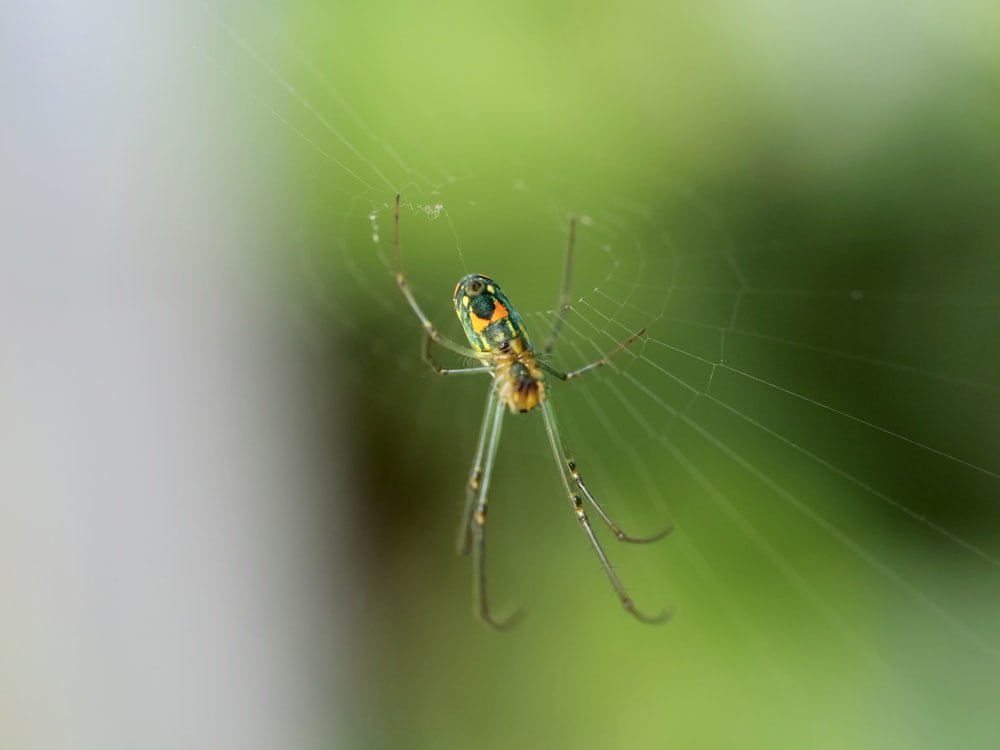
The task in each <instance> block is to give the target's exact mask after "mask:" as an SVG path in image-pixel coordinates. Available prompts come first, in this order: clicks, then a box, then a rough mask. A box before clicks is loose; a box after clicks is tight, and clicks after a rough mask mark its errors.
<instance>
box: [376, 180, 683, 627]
mask: <svg viewBox="0 0 1000 750" xmlns="http://www.w3.org/2000/svg"><path fill="white" fill-rule="evenodd" d="M575 235H576V222H575V221H574V220H572V219H571V220H570V225H569V241H568V243H567V247H566V269H565V274H564V276H563V288H562V294H561V295H560V297H559V309H558V312H557V315H556V321H555V324H554V326H553V328H552V333H551V334H550V335H549V338H548V339H547V340H546V342H545V345H544V347H543V349H542V351H543V352H544V353H545V354H548V353H549V352H551V351H552V347H553V346H554V345H555V341H556V338H557V336H558V335H559V329H560V328H561V327H562V323H563V319H564V317H565V315H566V310H567V309H568V308H569V289H570V276H571V272H572V267H573V244H574V239H575ZM393 249H394V251H395V255H396V283H397V284H398V285H399V289H400V291H401V292H402V293H403V296H404V297H405V298H406V301H407V302H408V303H409V305H410V307H411V308H412V309H413V312H414V313H415V314H416V316H417V318H419V319H420V323H421V325H422V326H423V328H424V332H425V336H424V345H423V357H424V360H425V361H426V362H427V363H428V364H429V365H430V366H431V368H433V370H434V371H435V372H436V373H438V374H439V375H466V374H470V373H487V374H489V375H490V376H492V378H493V384H492V385H491V387H490V389H489V393H488V395H487V398H486V413H485V415H484V416H483V424H482V427H481V428H480V431H479V440H478V442H477V445H476V457H475V459H474V460H473V463H472V471H471V473H470V474H469V483H468V488H467V498H466V507H465V518H464V521H463V524H462V530H461V551H462V554H464V555H468V554H470V553H474V556H475V560H476V567H477V575H476V585H477V589H478V593H479V614H480V616H481V617H482V618H483V620H485V621H486V622H487V623H488V624H490V625H492V626H493V627H495V628H498V629H501V630H504V629H507V628H509V627H511V626H513V625H514V624H515V623H516V622H517V620H519V619H520V613H519V612H518V613H515V614H514V615H512V616H511V617H508V618H507V619H505V620H499V621H498V620H495V619H493V615H492V614H491V613H490V606H489V599H488V597H487V595H486V561H485V559H486V553H485V535H486V501H487V495H488V493H489V486H490V478H491V476H492V474H493V462H494V459H495V458H496V454H497V448H498V447H499V444H500V427H501V425H502V424H503V415H504V408H505V407H506V408H508V409H510V411H511V412H512V413H514V414H518V413H521V414H523V413H525V412H529V411H531V410H532V409H534V408H535V407H538V408H539V409H541V412H542V419H543V421H544V422H545V432H546V434H547V435H548V438H549V445H551V446H552V454H553V456H554V457H555V460H556V463H557V464H558V466H559V469H560V470H559V475H560V476H561V477H562V482H563V487H564V488H565V490H566V495H567V496H568V497H569V500H570V503H571V504H572V507H573V511H574V512H575V514H576V519H577V521H579V523H580V526H581V527H582V528H583V530H584V533H586V535H587V539H589V540H590V544H591V546H592V547H593V548H594V552H596V553H597V557H598V558H599V559H600V561H601V566H602V567H603V568H604V572H605V573H606V574H607V576H608V579H609V580H610V581H611V585H612V586H614V589H615V592H616V593H617V594H618V598H619V599H621V602H622V606H624V607H625V609H626V610H628V611H629V612H631V613H632V614H633V615H635V617H637V618H638V619H639V620H641V621H643V622H662V621H664V620H666V619H668V618H669V617H670V614H671V613H670V610H669V609H665V610H663V611H662V612H660V613H659V614H658V615H655V616H651V615H647V614H644V613H643V612H642V611H641V610H639V609H637V608H636V606H635V604H634V603H633V602H632V598H631V597H630V596H629V595H628V592H627V591H626V590H625V587H624V586H623V585H622V582H621V581H620V580H619V578H618V575H617V574H616V573H615V571H614V570H613V569H612V567H611V563H610V562H609V561H608V558H607V555H606V554H605V553H604V548H603V547H601V543H600V542H599V541H598V540H597V536H596V535H595V534H594V530H593V528H591V525H590V521H589V520H588V519H587V514H586V512H585V510H584V499H586V501H587V502H588V503H590V505H591V507H592V508H593V509H594V510H595V511H597V514H598V515H599V516H600V517H601V519H602V520H603V521H604V523H606V524H607V526H608V528H609V529H611V531H612V533H614V535H615V537H616V538H617V539H618V540H620V541H623V542H637V543H644V542H652V541H656V540H657V539H661V538H662V537H664V536H666V535H667V534H668V533H669V532H670V530H671V528H672V527H671V526H667V527H666V528H664V529H663V530H661V531H660V532H659V533H657V534H654V535H653V536H650V537H643V538H636V537H630V536H628V535H627V534H626V533H625V532H624V531H622V530H621V529H620V528H619V527H618V525H617V524H616V523H615V522H614V521H612V520H611V518H610V516H608V514H607V513H606V512H605V511H604V509H603V508H602V507H601V506H600V504H599V503H598V502H597V500H596V499H595V498H594V496H593V495H592V494H591V493H590V490H589V489H587V485H586V484H585V483H584V481H583V477H581V476H580V472H579V470H578V469H577V466H576V461H575V460H573V455H572V454H571V453H570V452H569V449H568V448H567V447H566V443H565V441H564V440H563V437H562V433H561V432H559V423H558V422H557V421H556V414H555V410H554V409H553V408H552V402H551V400H550V397H549V395H548V384H547V383H546V380H545V376H546V375H551V376H552V377H554V378H558V379H559V380H571V379H572V378H575V377H577V376H579V375H582V374H583V373H585V372H589V371H590V370H593V369H596V368H598V367H602V366H604V365H606V364H607V363H608V360H609V359H611V357H613V356H614V355H615V354H617V353H618V352H620V351H622V350H623V349H625V348H626V347H627V346H629V345H630V344H632V343H633V342H634V341H636V339H638V338H639V337H641V336H642V335H643V334H645V332H646V331H645V329H643V330H641V331H638V332H637V333H635V334H634V335H632V336H631V337H630V338H629V339H628V340H627V341H625V342H623V343H622V344H620V345H619V346H618V347H617V348H616V349H615V350H614V351H612V352H611V353H610V354H606V355H605V356H604V357H602V358H601V359H599V360H597V361H596V362H591V363H590V364H588V365H584V366H583V367H581V368H579V369H577V370H572V371H570V372H559V371H558V370H555V369H553V368H552V367H550V366H549V365H548V364H547V363H546V362H545V361H543V360H542V359H540V358H539V356H538V355H537V354H536V353H535V350H534V348H533V347H532V345H531V337H530V336H529V335H528V330H527V328H525V326H524V321H522V320H521V316H520V315H518V313H517V310H515V309H514V306H513V305H512V304H511V303H510V300H509V299H508V298H507V295H505V294H504V293H503V291H501V289H500V287H499V286H498V285H497V283H496V282H495V281H493V280H492V279H490V278H488V277H486V276H480V275H479V274H469V275H468V276H463V277H462V278H461V279H460V280H459V282H458V284H457V285H456V286H455V294H454V302H455V312H456V313H457V315H458V319H459V320H460V321H461V323H462V329H463V330H464V331H465V335H466V337H468V339H469V344H470V345H471V346H472V349H469V348H467V347H464V346H460V345H459V344H456V343H454V342H453V341H450V340H449V339H447V338H445V337H444V336H442V335H441V334H440V333H438V331H437V329H436V328H435V327H434V325H433V324H432V323H431V322H430V320H429V319H428V318H427V316H426V315H425V314H424V312H423V310H421V309H420V306H419V305H418V304H417V301H416V299H414V297H413V294H412V293H411V292H410V290H409V288H408V287H407V285H406V279H404V278H403V267H402V263H401V261H400V252H399V196H398V195H397V196H396V202H395V208H394V213H393ZM431 343H435V344H438V345H439V346H443V347H444V348H446V349H450V350H451V351H453V352H456V353H457V354H460V355H462V356H465V357H468V358H470V359H473V360H477V361H478V362H479V364H478V365H476V366H474V367H462V368H444V367H442V366H441V365H439V364H438V363H437V362H436V361H435V360H434V358H433V357H432V356H431ZM581 495H582V497H581Z"/></svg>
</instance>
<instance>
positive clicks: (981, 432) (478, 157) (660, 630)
mask: <svg viewBox="0 0 1000 750" xmlns="http://www.w3.org/2000/svg"><path fill="white" fill-rule="evenodd" d="M206 18H207V19H208V20H209V21H210V23H208V24H207V28H208V29H209V36H207V37H206V39H205V40H204V50H205V53H206V57H207V59H208V60H209V61H210V62H211V63H212V65H211V66H209V67H208V70H209V72H210V73H211V75H210V76H209V85H211V86H213V87H217V91H218V93H219V95H220V96H221V97H224V98H225V99H226V101H229V102H231V106H230V108H229V109H228V110H227V111H228V112H229V113H230V116H231V121H230V122H229V123H227V126H228V129H229V131H230V133H231V139H227V142H226V143H225V144H224V146H222V148H225V149H231V155H232V156H233V157H235V159H237V160H238V161H239V162H240V164H241V170H243V176H244V177H247V178H248V180H247V182H248V184H250V185H251V186H252V188H251V189H252V190H254V191H255V195H256V200H257V201H258V202H259V206H261V210H262V211H266V212H267V214H268V215H269V216H272V217H276V221H277V226H278V227H280V230H281V232H283V235H282V238H281V239H282V242H283V250H282V252H280V253H277V256H278V258H279V263H281V262H284V261H288V265H287V270H288V272H289V274H290V277H291V279H292V282H291V287H290V291H289V297H290V304H289V309H290V312H291V315H292V317H294V319H295V320H296V321H297V322H298V327H297V328H296V331H297V332H298V335H301V336H302V340H303V341H306V342H308V343H309V344H310V345H311V347H312V351H313V352H314V355H313V356H314V359H315V362H316V363H317V366H318V367H321V368H323V370H324V371H325V372H328V373H329V381H328V384H329V389H330V391H331V393H332V394H334V395H332V396H323V395H322V394H316V397H315V403H316V408H317V410H318V411H319V412H320V414H321V416H322V417H323V418H324V419H326V420H327V421H328V424H329V426H330V430H331V431H332V432H333V433H334V434H339V435H342V436H346V438H347V442H348V444H349V445H350V446H351V448H350V450H349V452H348V454H347V455H346V456H344V457H343V458H344V464H345V467H344V471H346V472H347V473H346V476H347V478H348V481H350V482H351V483H352V484H351V486H353V491H352V492H351V493H349V495H347V496H343V497H338V498H335V499H333V501H332V502H333V503H334V505H333V507H332V511H331V512H332V513H333V514H334V517H336V514H339V513H342V512H344V511H345V509H347V515H346V516H345V517H350V518H352V519H356V521H355V522H356V523H357V527H356V528H354V529H352V535H353V536H354V537H355V539H356V540H357V546H356V550H355V553H354V554H353V555H352V556H351V557H350V566H351V570H350V571H349V575H350V576H351V577H353V578H355V579H356V581H357V584H358V586H357V588H358V591H359V592H360V593H359V595H358V596H357V598H356V600H351V601H345V602H343V603H342V605H343V611H344V617H345V618H347V619H349V620H351V621H352V622H353V623H354V626H353V627H354V630H355V632H356V639H357V648H356V650H355V651H354V653H353V654H350V655H343V656H344V657H345V658H347V657H349V658H347V663H348V664H349V665H350V667H349V669H350V670H351V671H350V674H351V690H350V694H349V696H348V704H347V707H346V709H345V715H346V716H347V717H348V721H349V727H348V732H347V734H348V736H349V737H351V738H352V739H353V741H354V743H355V746H358V747H407V748H450V747H470V746H474V747H478V748H507V747H525V748H533V747H580V748H591V747H593V748H606V747H642V748H655V747H668V746H669V747H681V748H688V747H692V748H693V747H699V748H702V747H703V748H725V747H762V748H763V747H766V748H776V747H790V748H791V747H795V748H802V747H810V748H814V747H815V748H818V747H828V748H844V747H871V748H889V747H901V748H902V747H906V748H913V747H928V748H932V747H995V746H996V742H997V741H998V740H997V738H1000V722H998V719H997V715H996V712H995V706H996V705H998V701H1000V677H998V674H1000V637H998V636H997V633H1000V604H998V596H997V595H998V592H1000V588H998V586H1000V563H998V558H1000V535H998V521H1000V478H998V472H1000V451H998V449H997V444H998V437H1000V436H998V425H1000V408H998V407H1000V399H998V393H1000V336H998V330H1000V327H998V322H1000V317H998V312H1000V256H998V251H1000V211H998V207H1000V97H998V96H997V91H998V88H997V86H998V83H1000V80H998V76H1000V11H998V10H997V8H996V6H995V5H994V4H988V3H975V2H958V3H949V4H942V3H913V2H891V1H890V0H878V1H877V2H866V3H861V2H848V3H830V2H810V3H795V4H793V3H774V2H731V3H722V4H691V3H644V2H636V1H630V2H624V3H596V2H590V3H548V4H545V5H538V4H534V3H517V2H515V3H504V4H468V3H450V2H437V3H431V4H427V3H423V4H419V3H418V4H414V3H398V2H397V3H378V2H375V3H353V4H351V3H319V2H315V3H291V4H283V5H280V6H275V7H250V6H246V5H233V6H224V5H213V6H211V7H209V8H208V9H207V10H206ZM397 191H399V192H401V193H402V195H403V210H402V215H401V232H402V237H403V263H404V266H405V270H406V274H407V277H408V279H409V282H410V284H411V286H412V288H413V289H414V292H415V294H416V296H417V298H418V299H419V301H420V303H421V305H423V306H424V309H425V310H426V311H427V313H428V314H429V315H430V316H431V318H432V319H433V320H434V321H435V323H436V324H437V325H439V326H440V327H441V329H442V330H444V331H446V332H447V334H448V335H450V336H452V337H456V338H457V337H459V336H460V332H459V329H458V326H457V323H456V322H455V321H454V319H453V314H452V312H451V309H450V296H451V291H452V288H453V285H454V282H455V281H456V280H457V279H458V278H459V277H460V276H461V275H462V274H464V273H467V272H470V271H475V272H481V273H486V274H488V275H490V276H493V277H494V278H496V279H498V280H499V281H500V283H502V284H503V285H504V287H505V290H506V291H507V292H508V294H509V295H510V296H511V297H512V298H513V299H514V301H515V304H518V305H519V306H520V308H521V312H522V313H523V314H524V315H525V316H526V319H527V321H528V323H529V325H530V326H532V328H533V330H536V331H539V330H540V331H542V333H537V332H536V333H535V336H536V338H541V337H543V336H544V335H545V333H544V332H545V330H546V327H547V325H549V323H550V321H551V319H552V318H551V311H552V309H553V308H554V306H555V304H556V299H557V294H558V285H559V279H560V275H561V272H562V260H563V251H564V246H565V240H566V226H567V217H568V216H569V214H570V213H576V214H578V215H580V216H583V217H586V220H585V221H584V222H583V223H582V224H581V227H580V232H579V237H578V245H577V252H578V256H577V257H578V261H577V267H576V269H575V280H574V293H575V294H574V299H576V298H582V301H581V302H578V303H576V304H574V312H573V314H572V315H571V317H570V318H569V320H568V324H567V330H566V332H565V336H564V337H563V340H562V341H561V342H560V346H559V348H558V349H557V354H556V358H555V363H556V366H558V367H563V368H565V369H568V368H571V367H574V366H578V365H580V364H583V363H584V362H586V361H589V360H590V359H592V358H594V357H595V356H597V355H598V354H599V353H600V352H602V351H607V350H608V349H610V348H613V346H614V344H615V342H616V341H620V340H622V339H623V338H625V337H626V336H627V335H628V332H629V331H630V330H635V329H636V328H638V327H640V326H647V325H648V326H649V336H648V339H647V340H646V341H645V342H642V343H641V344H637V345H636V346H635V347H633V348H632V350H630V351H629V352H627V353H625V354H623V355H622V356H621V357H620V358H619V360H618V361H616V363H615V367H614V368H608V369H607V370H606V371H602V372H600V373H594V374H593V377H588V378H587V379H581V380H580V381H577V382H574V383H570V384H565V385H563V384H557V385H556V386H555V387H554V389H553V391H554V395H553V398H554V399H555V404H556V407H557V410H558V411H559V414H560V417H561V419H562V421H563V428H564V431H565V433H566V436H567V439H568V440H569V441H570V444H571V446H572V447H573V449H574V451H575V452H576V453H577V458H578V460H579V462H580V465H581V468H582V470H583V472H584V476H585V477H586V478H587V480H588V483H589V484H590V486H591V488H592V489H593V490H594V492H595V494H596V495H597V496H598V497H599V498H600V499H602V501H604V502H606V504H607V507H608V509H609V511H610V512H612V514H613V515H614V516H615V517H616V518H619V519H620V521H621V523H622V525H623V527H625V528H626V529H627V530H632V531H633V533H636V534H642V533H646V532H648V531H652V530H654V529H656V528H658V527H659V525H660V524H662V523H663V522H665V521H667V520H669V521H672V522H673V523H674V524H676V531H675V533H674V534H673V535H672V536H671V537H669V538H668V539H667V540H665V541H662V542H659V543H657V544H655V545H652V546H645V547H626V546H623V545H619V544H617V543H615V542H613V541H612V540H610V539H608V540H607V543H606V546H607V551H608V552H609V555H610V556H611V558H612V561H613V562H614V563H615V564H616V566H617V569H618V571H619V572H620V574H621V575H622V577H623V579H624V580H625V583H626V585H627V586H628V587H629V588H630V591H631V592H632V594H633V596H634V597H635V599H636V600H637V602H638V603H639V604H640V606H642V607H644V608H646V609H647V610H650V611H656V610H657V609H658V608H659V607H660V606H662V605H664V604H666V603H670V604H671V605H673V606H674V607H675V608H676V612H677V614H676V617H675V619H674V620H673V621H672V622H670V623H669V624H667V625H664V626H659V627H647V626H643V625H640V624H639V623H636V622H634V621H632V620H631V619H629V618H628V617H627V616H626V615H625V614H623V613H622V612H621V611H620V609H619V607H618V606H617V602H616V600H615V598H614V596H613V594H612V592H611V591H610V587H609V586H608V585H607V582H606V580H605V579H604V577H603V574H602V573H601V570H600V567H599V565H598V564H597V561H596V559H595V558H594V556H593V553H592V552H591V551H590V549H589V548H588V546H587V544H586V542H585V540H584V538H583V537H582V535H581V534H580V532H579V531H578V530H577V529H576V528H575V526H576V524H575V523H574V521H573V519H572V516H571V512H570V511H569V509H568V507H567V504H566V501H565V499H564V498H563V497H562V494H561V489H560V486H559V482H558V476H557V474H556V472H555V470H554V468H553V466H552V461H551V457H550V456H549V455H548V449H547V447H546V445H545V442H544V435H543V431H542V425H541V423H540V421H541V420H540V419H539V418H537V417H536V416H535V415H531V416H528V417H515V418H508V419H507V421H506V423H505V426H504V439H503V441H502V447H501V453H500V458H499V465H498V473H497V479H496V483H495V485H494V490H493V492H492V496H491V499H492V504H491V517H490V537H489V538H490V551H491V552H490V564H489V570H490V583H491V587H492V592H493V598H494V606H495V608H496V609H497V610H498V611H500V612H504V611H507V610H509V609H513V608H514V607H515V606H518V605H524V606H526V608H527V609H528V612H529V616H528V618H527V619H526V620H525V622H524V623H522V624H521V626H520V627H519V628H517V629H516V630H515V631H514V632H513V633H510V634H506V635H498V634H497V633H494V632H492V631H490V630H489V629H487V628H486V627H484V626H483V625H481V624H480V623H479V622H477V621H476V620H475V618H474V617H473V616H472V615H471V614H470V612H471V611H472V601H471V596H472V594H471V566H470V565H469V564H468V563H467V561H465V560H462V559H461V558H459V557H457V556H456V555H455V554H454V539H455V538H456V525H457V522H458V519H459V516H460V513H461V505H462V500H463V485H464V482H465V478H466V474H467V472H468V468H469V462H470V460H471V457H472V453H473V449H474V445H475V438H476V434H477V430H478V426H479V420H480V419H481V410H482V402H483V398H484V395H485V389H486V387H487V383H486V381H485V379H484V380H478V379H474V380H470V379H451V380H448V379H439V378H436V377H435V376H434V375H433V374H432V373H430V372H429V371H428V370H427V368H426V367H425V366H424V364H423V363H422V362H421V361H420V357H419V339H420V335H419V325H418V324H417V322H416V320H415V319H414V318H413V316H412V314H411V313H410V311H409V310H408V308H407V307H406V304H405V302H404V301H403V300H402V298H401V297H400V295H399V293H398V291H397V290H396V288H395V285H394V282H393V278H392V251H391V244H390V243H391V233H392V212H391V201H392V197H393V195H394V193H395V192H397ZM560 386H563V387H560ZM335 470H337V471H339V470H340V469H335ZM599 533H601V530H599ZM602 538H603V539H607V535H605V536H603V537H602Z"/></svg>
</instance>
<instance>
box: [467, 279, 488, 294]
mask: <svg viewBox="0 0 1000 750" xmlns="http://www.w3.org/2000/svg"><path fill="white" fill-rule="evenodd" d="M485 288H486V284H484V283H483V282H481V281H480V280H479V279H473V280H472V281H470V282H469V283H468V284H466V285H465V293H466V294H468V295H469V296H470V297H475V296H476V295H477V294H482V293H483V290H484V289H485Z"/></svg>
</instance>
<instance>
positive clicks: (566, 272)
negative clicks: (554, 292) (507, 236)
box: [542, 216, 576, 354]
mask: <svg viewBox="0 0 1000 750" xmlns="http://www.w3.org/2000/svg"><path fill="white" fill-rule="evenodd" d="M574 245H576V217H575V216H570V217H569V239H568V240H567V241H566V264H565V266H564V268H563V285H562V292H561V293H560V294H559V306H558V307H557V308H556V322H555V323H554V324H553V325H552V333H550V334H549V337H548V338H547V339H546V340H545V345H544V346H543V347H542V351H543V352H545V353H546V354H548V353H549V352H551V351H552V347H554V346H555V345H556V339H557V338H558V337H559V329H561V328H562V324H563V321H564V320H565V319H566V311H567V310H569V289H570V282H571V281H572V278H573V247H574Z"/></svg>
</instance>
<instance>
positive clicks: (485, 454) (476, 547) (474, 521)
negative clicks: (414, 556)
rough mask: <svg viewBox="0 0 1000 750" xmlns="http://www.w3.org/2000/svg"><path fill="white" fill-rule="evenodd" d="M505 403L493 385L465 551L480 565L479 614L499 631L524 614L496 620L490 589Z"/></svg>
mask: <svg viewBox="0 0 1000 750" xmlns="http://www.w3.org/2000/svg"><path fill="white" fill-rule="evenodd" d="M504 408H505V406H504V403H503V402H502V401H500V398H499V396H498V395H497V392H496V389H495V388H493V387H491V388H490V396H489V398H488V399H487V401H486V413H485V414H484V415H483V426H482V428H481V430H480V434H479V445H478V447H477V448H476V461H475V464H474V465H473V467H472V472H471V474H470V476H469V492H468V500H467V503H466V506H467V507H466V516H465V520H466V529H467V531H466V537H465V539H464V540H463V543H462V550H463V552H464V551H466V550H467V549H470V550H471V551H472V553H473V557H474V558H475V564H476V589H477V593H478V599H479V616H480V617H481V618H482V619H483V621H484V622H486V624H487V625H490V626H491V627H494V628H496V629H497V630H509V629H510V628H512V627H514V626H515V625H517V623H518V622H520V620H521V617H522V616H523V613H522V612H521V611H520V610H518V611H517V612H515V613H514V614H513V615H510V616H509V617H507V618H505V619H503V620H496V619H494V618H493V614H492V612H491V611H490V604H489V596H488V594H487V589H486V502H487V497H488V495H489V489H490V479H491V478H492V476H493V462H494V459H495V458H496V455H497V448H498V447H499V445H500V428H501V427H502V425H503V412H504Z"/></svg>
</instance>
